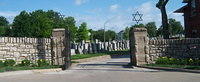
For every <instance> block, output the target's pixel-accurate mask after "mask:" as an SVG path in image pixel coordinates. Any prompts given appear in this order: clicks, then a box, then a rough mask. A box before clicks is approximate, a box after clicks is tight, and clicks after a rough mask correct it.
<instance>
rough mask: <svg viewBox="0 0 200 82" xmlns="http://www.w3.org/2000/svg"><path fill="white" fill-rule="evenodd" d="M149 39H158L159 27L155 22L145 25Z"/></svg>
mask: <svg viewBox="0 0 200 82" xmlns="http://www.w3.org/2000/svg"><path fill="white" fill-rule="evenodd" d="M145 27H146V29H147V32H148V35H149V37H156V33H157V27H156V23H155V22H149V23H147V24H146V25H145Z"/></svg>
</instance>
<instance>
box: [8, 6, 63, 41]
mask: <svg viewBox="0 0 200 82" xmlns="http://www.w3.org/2000/svg"><path fill="white" fill-rule="evenodd" d="M53 28H65V25H64V18H63V16H62V15H60V13H58V12H54V11H53V10H49V11H43V10H36V11H33V12H30V13H28V12H26V11H22V12H21V13H20V14H19V15H18V16H16V17H15V19H14V21H13V29H12V30H11V31H12V33H13V34H12V35H11V36H17V37H41V38H42V37H50V36H51V33H52V29H53Z"/></svg>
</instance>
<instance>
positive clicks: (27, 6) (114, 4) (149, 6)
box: [0, 0, 185, 32]
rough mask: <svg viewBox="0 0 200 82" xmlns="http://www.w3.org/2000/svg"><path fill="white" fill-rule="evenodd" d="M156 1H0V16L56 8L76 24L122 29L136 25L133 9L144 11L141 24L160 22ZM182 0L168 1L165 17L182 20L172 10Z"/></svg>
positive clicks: (180, 15)
mask: <svg viewBox="0 0 200 82" xmlns="http://www.w3.org/2000/svg"><path fill="white" fill-rule="evenodd" d="M157 1H158V0H1V1H0V15H1V16H5V17H6V18H8V20H9V21H10V22H12V20H13V18H14V17H15V16H16V15H18V14H19V13H20V12H21V11H22V10H26V11H29V12H31V11H34V10H38V9H43V10H55V11H58V12H61V13H62V14H63V15H65V16H73V17H75V19H76V20H77V25H79V24H80V23H81V22H87V23H88V25H89V27H90V28H93V29H95V30H98V29H102V28H103V26H104V23H105V22H106V21H107V23H106V29H111V30H115V31H117V32H118V31H120V30H123V29H124V28H125V27H126V26H131V25H133V24H135V23H134V22H133V21H132V18H133V17H132V14H133V13H135V12H136V11H139V12H141V13H142V14H144V16H143V19H144V21H143V22H142V23H147V22H151V21H155V22H156V24H157V26H160V24H161V18H160V17H161V16H160V11H159V10H158V9H157V8H156V7H155V4H156V3H157ZM181 2H182V0H170V1H169V4H168V5H167V11H168V16H169V17H170V18H175V19H177V20H178V21H181V22H182V23H183V17H182V14H176V13H173V11H175V10H176V9H178V8H180V7H181V6H183V5H185V4H182V3H181Z"/></svg>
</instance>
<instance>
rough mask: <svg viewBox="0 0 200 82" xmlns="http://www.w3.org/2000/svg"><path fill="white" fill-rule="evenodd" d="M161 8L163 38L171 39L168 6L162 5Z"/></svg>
mask: <svg viewBox="0 0 200 82" xmlns="http://www.w3.org/2000/svg"><path fill="white" fill-rule="evenodd" d="M160 10H161V14H162V26H163V38H164V39H169V35H170V32H169V24H168V17H167V12H166V8H165V7H162V8H161V9H160Z"/></svg>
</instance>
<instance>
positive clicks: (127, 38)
mask: <svg viewBox="0 0 200 82" xmlns="http://www.w3.org/2000/svg"><path fill="white" fill-rule="evenodd" d="M129 32H130V28H129V27H126V29H125V31H124V34H123V38H124V39H125V40H129Z"/></svg>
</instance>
